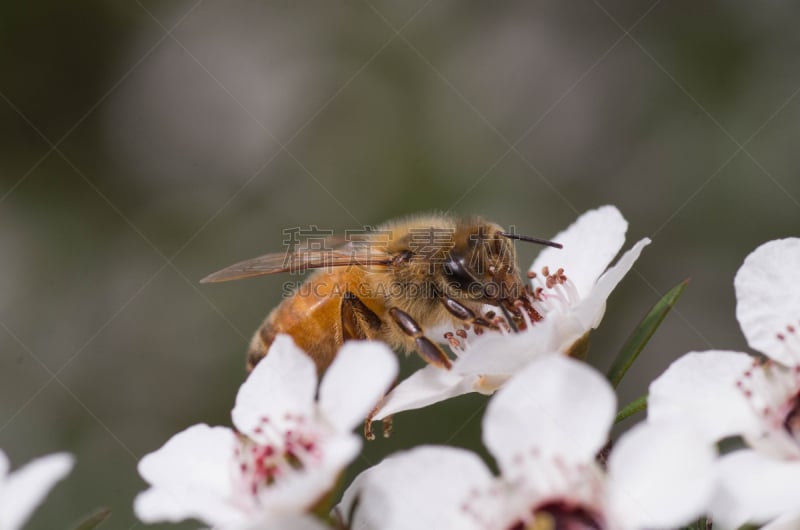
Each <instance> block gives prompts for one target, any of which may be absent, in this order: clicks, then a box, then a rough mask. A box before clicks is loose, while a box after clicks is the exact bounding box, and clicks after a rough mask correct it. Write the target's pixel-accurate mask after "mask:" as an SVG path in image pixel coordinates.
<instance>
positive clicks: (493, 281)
mask: <svg viewBox="0 0 800 530" xmlns="http://www.w3.org/2000/svg"><path fill="white" fill-rule="evenodd" d="M503 234H504V232H503V229H502V228H501V227H500V226H498V225H496V224H494V223H488V222H485V221H482V220H480V219H478V220H470V221H468V222H465V223H463V224H459V225H458V226H457V228H456V231H455V241H454V245H453V248H452V250H451V252H450V253H449V256H448V258H447V260H446V262H445V263H444V267H443V269H444V271H443V272H444V274H445V276H446V277H447V280H448V285H449V287H451V288H455V289H457V290H458V291H460V293H461V295H462V296H463V297H466V298H469V299H472V300H476V301H481V302H485V303H490V304H497V303H498V302H499V301H500V300H507V299H515V298H519V297H520V296H521V295H522V287H523V285H522V282H521V280H520V277H519V273H518V268H517V258H516V251H515V249H514V244H513V242H512V241H511V240H510V239H509V238H508V237H505V236H504V235H503Z"/></svg>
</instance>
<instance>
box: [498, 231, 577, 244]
mask: <svg viewBox="0 0 800 530" xmlns="http://www.w3.org/2000/svg"><path fill="white" fill-rule="evenodd" d="M500 235H501V236H503V237H507V238H509V239H519V240H520V241H527V242H528V243H537V244H539V245H547V246H548V247H554V248H564V245H562V244H561V243H556V242H555V241H550V240H548V239H540V238H538V237H531V236H521V235H519V234H515V233H513V232H500Z"/></svg>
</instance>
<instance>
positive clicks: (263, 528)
mask: <svg viewBox="0 0 800 530" xmlns="http://www.w3.org/2000/svg"><path fill="white" fill-rule="evenodd" d="M236 530H330V527H329V526H325V525H323V524H322V523H321V522H319V521H318V520H317V519H314V518H313V517H311V516H308V515H301V514H278V515H273V516H270V517H265V518H264V520H261V521H256V522H253V523H248V524H246V525H243V526H240V527H237V528H236Z"/></svg>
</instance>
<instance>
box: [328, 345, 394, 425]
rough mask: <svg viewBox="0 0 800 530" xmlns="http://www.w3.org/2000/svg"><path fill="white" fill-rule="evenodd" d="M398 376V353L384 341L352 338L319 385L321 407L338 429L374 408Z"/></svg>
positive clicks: (361, 419) (360, 419)
mask: <svg viewBox="0 0 800 530" xmlns="http://www.w3.org/2000/svg"><path fill="white" fill-rule="evenodd" d="M396 376H397V356H396V355H395V354H394V353H392V351H391V350H390V349H389V348H388V347H386V345H385V344H383V343H381V342H364V341H348V342H347V343H346V344H345V345H344V346H343V347H342V348H341V349H340V350H339V353H337V354H336V359H334V361H333V364H331V366H330V368H328V371H327V372H326V373H325V377H323V379H322V383H321V384H320V387H319V407H320V410H321V411H322V413H323V415H324V416H325V417H326V418H327V419H328V420H329V421H330V423H331V425H333V426H334V428H335V429H336V430H338V431H350V430H352V429H353V427H355V426H356V424H358V423H359V422H361V421H364V418H366V417H367V415H368V414H369V413H370V412H371V411H372V409H373V408H375V406H376V405H377V404H378V402H379V401H380V399H381V398H382V397H383V396H384V394H385V393H386V391H387V390H389V387H390V386H391V384H392V381H393V380H394V378H395V377H396Z"/></svg>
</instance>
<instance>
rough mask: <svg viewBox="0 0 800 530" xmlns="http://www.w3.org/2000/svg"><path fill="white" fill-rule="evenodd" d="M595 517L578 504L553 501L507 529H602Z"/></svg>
mask: <svg viewBox="0 0 800 530" xmlns="http://www.w3.org/2000/svg"><path fill="white" fill-rule="evenodd" d="M602 528H603V526H602V524H601V523H600V522H599V521H598V520H597V518H596V517H595V516H594V515H593V514H592V513H590V512H589V511H587V510H585V509H584V508H582V507H580V506H573V505H570V504H567V503H565V502H562V501H554V502H549V503H546V504H544V505H542V506H539V507H538V508H537V509H536V511H535V512H534V514H533V519H532V520H530V521H527V522H526V521H518V522H517V523H516V524H514V525H513V526H511V527H510V528H509V530H602Z"/></svg>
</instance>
